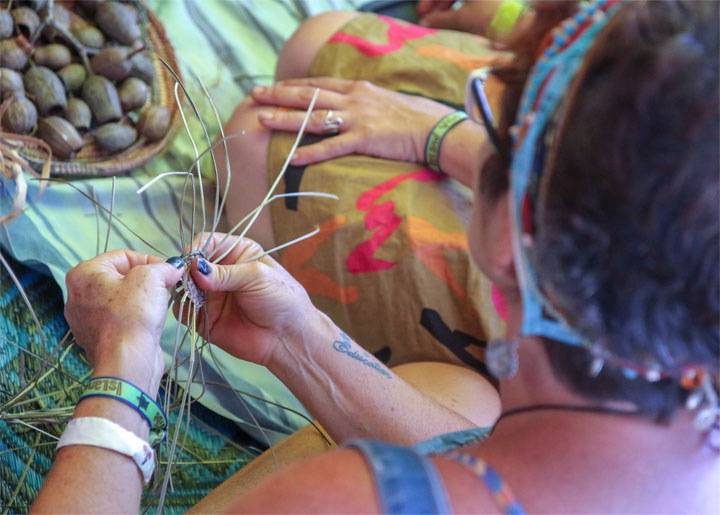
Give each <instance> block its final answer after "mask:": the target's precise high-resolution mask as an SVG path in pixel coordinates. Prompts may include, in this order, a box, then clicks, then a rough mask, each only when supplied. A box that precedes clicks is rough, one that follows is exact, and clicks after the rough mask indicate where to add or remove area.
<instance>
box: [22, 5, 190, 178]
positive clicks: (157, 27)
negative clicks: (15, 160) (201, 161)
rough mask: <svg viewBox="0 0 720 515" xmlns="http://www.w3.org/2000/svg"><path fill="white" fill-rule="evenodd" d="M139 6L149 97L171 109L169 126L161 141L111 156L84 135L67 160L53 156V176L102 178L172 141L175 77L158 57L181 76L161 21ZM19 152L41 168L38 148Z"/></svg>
mask: <svg viewBox="0 0 720 515" xmlns="http://www.w3.org/2000/svg"><path fill="white" fill-rule="evenodd" d="M138 7H139V8H140V10H141V12H142V13H143V14H146V19H147V20H146V23H145V25H144V32H145V37H144V39H145V45H146V47H147V49H148V51H149V53H150V55H151V56H152V58H153V63H154V65H155V82H154V83H153V86H152V96H151V100H152V102H153V103H156V104H160V105H162V106H165V107H167V108H168V110H169V111H170V129H169V130H168V132H167V134H165V136H164V137H163V138H162V139H160V140H157V141H153V142H146V141H144V140H143V138H138V140H137V141H136V142H135V143H134V144H133V145H132V146H130V147H129V148H127V149H125V150H123V151H122V152H119V153H114V154H112V155H109V154H108V153H107V152H106V151H104V150H102V149H101V148H99V147H98V146H97V145H96V144H95V141H94V138H93V136H92V134H86V135H85V136H84V138H83V139H84V145H83V147H82V148H81V149H80V152H78V153H77V154H76V155H75V156H73V157H72V158H70V159H66V160H61V159H57V158H53V161H52V165H51V173H52V175H53V176H56V177H57V176H93V177H101V176H111V175H117V174H120V173H122V172H126V171H128V170H132V169H134V168H137V167H139V166H142V165H143V164H145V163H146V162H147V161H149V160H150V159H151V158H152V157H154V156H156V155H157V154H159V153H160V152H161V151H162V150H164V149H166V148H167V146H168V145H169V143H170V141H172V138H173V136H174V135H175V133H176V129H177V125H178V124H177V121H178V117H179V114H180V111H179V108H178V106H177V103H176V102H175V80H174V78H173V77H172V75H171V74H170V72H169V71H168V70H167V68H165V66H164V65H163V64H162V62H161V61H160V58H162V59H163V60H165V62H167V63H168V64H169V65H170V66H171V67H172V69H173V70H175V73H177V74H178V77H179V76H180V72H179V67H178V64H177V60H176V59H175V52H174V50H173V47H172V45H171V44H170V41H169V40H168V38H167V35H166V34H165V29H164V27H163V25H162V23H160V20H158V19H157V17H156V16H155V15H154V14H153V13H152V11H151V10H150V9H148V8H147V6H146V5H145V3H144V2H143V1H139V2H138ZM180 98H182V97H180ZM22 154H23V157H25V158H26V159H27V160H28V161H29V162H30V163H31V164H32V165H33V167H35V168H37V169H39V168H41V167H42V165H43V163H44V161H43V158H44V157H45V154H44V153H43V152H40V151H38V150H37V149H35V148H33V147H32V146H31V145H27V146H26V147H25V148H24V150H23V153H22Z"/></svg>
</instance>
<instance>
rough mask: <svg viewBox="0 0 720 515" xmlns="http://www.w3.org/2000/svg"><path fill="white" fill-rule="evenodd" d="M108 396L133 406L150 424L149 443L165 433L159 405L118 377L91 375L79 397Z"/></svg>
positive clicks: (156, 443)
mask: <svg viewBox="0 0 720 515" xmlns="http://www.w3.org/2000/svg"><path fill="white" fill-rule="evenodd" d="M89 397H109V398H111V399H116V400H118V401H120V402H124V403H125V404H127V405H128V406H130V407H131V408H134V409H135V410H136V411H137V412H138V413H140V415H142V417H143V418H144V419H145V420H146V421H147V423H148V424H149V425H150V442H149V443H150V445H151V446H153V447H155V446H157V445H159V444H160V442H162V441H163V440H164V439H165V435H166V434H167V431H166V429H167V416H165V412H163V410H162V408H161V407H160V405H159V404H158V403H157V402H155V401H154V400H153V399H151V398H150V397H149V396H148V395H147V394H146V393H145V392H143V391H142V390H141V389H140V388H138V387H137V386H135V385H134V384H132V383H130V382H128V381H125V380H124V379H120V378H119V377H93V378H91V379H90V380H89V381H88V383H87V386H86V387H85V391H84V392H83V394H82V396H81V397H80V400H79V401H78V402H80V401H81V400H83V399H87V398H89Z"/></svg>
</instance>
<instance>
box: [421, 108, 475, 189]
mask: <svg viewBox="0 0 720 515" xmlns="http://www.w3.org/2000/svg"><path fill="white" fill-rule="evenodd" d="M467 117H468V115H467V113H465V112H464V111H455V112H454V113H450V114H446V115H445V116H443V117H442V118H440V121H439V122H437V124H435V127H433V130H431V131H430V134H428V137H427V141H426V142H425V162H426V163H427V164H428V166H429V167H430V168H431V169H433V170H435V171H436V172H438V173H440V174H442V175H445V176H447V174H446V173H445V172H443V171H442V170H441V169H440V145H441V144H442V141H443V139H445V135H446V134H447V133H448V132H449V131H450V129H452V128H453V127H455V126H456V125H457V124H458V123H460V122H462V121H463V120H465V119H467Z"/></svg>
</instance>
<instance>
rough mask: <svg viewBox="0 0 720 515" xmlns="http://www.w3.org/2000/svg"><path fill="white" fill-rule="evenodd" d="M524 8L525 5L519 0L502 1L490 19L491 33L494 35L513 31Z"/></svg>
mask: <svg viewBox="0 0 720 515" xmlns="http://www.w3.org/2000/svg"><path fill="white" fill-rule="evenodd" d="M523 9H525V6H524V5H523V3H522V2H520V1H518V0H505V2H503V3H501V4H500V5H499V6H498V8H497V10H496V11H495V14H494V15H493V18H492V20H491V21H490V30H489V31H488V33H489V35H490V36H491V37H493V36H498V35H501V34H508V33H510V32H512V30H513V28H515V23H517V21H518V18H520V15H521V14H522V12H523Z"/></svg>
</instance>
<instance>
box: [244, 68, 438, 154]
mask: <svg viewBox="0 0 720 515" xmlns="http://www.w3.org/2000/svg"><path fill="white" fill-rule="evenodd" d="M316 88H320V93H319V95H318V98H317V102H316V104H315V108H314V111H313V113H312V114H311V116H310V120H309V122H308V125H307V127H306V131H307V132H309V133H312V134H327V130H326V127H325V117H326V116H327V115H328V110H332V116H333V117H340V118H342V125H341V126H340V129H339V134H338V135H337V136H334V137H331V138H325V139H324V140H323V141H321V142H319V143H315V144H312V145H307V146H304V147H299V148H298V149H297V151H296V152H295V156H294V157H293V159H292V160H291V163H292V164H294V165H296V166H299V165H306V164H310V163H316V162H319V161H325V160H327V159H331V158H334V157H339V156H343V155H347V154H364V155H369V156H375V157H382V158H385V159H393V160H396V161H409V162H413V163H424V162H425V141H426V140H427V136H428V134H429V133H430V131H431V130H432V128H433V127H434V126H435V124H436V123H437V122H438V120H440V118H442V117H443V116H445V115H446V114H448V113H450V112H451V111H452V109H451V108H449V107H448V106H445V105H443V104H440V103H438V102H435V101H433V100H428V99H426V98H422V97H418V96H413V95H406V94H404V93H398V92H395V91H390V90H387V89H385V88H381V87H379V86H375V85H374V84H371V83H369V82H366V81H349V80H344V79H335V78H329V77H317V78H310V79H292V80H287V81H282V82H278V83H277V84H275V85H274V86H269V87H258V88H255V89H253V90H252V93H251V94H252V98H253V100H255V102H257V103H258V104H262V105H267V106H268V109H266V110H262V111H261V112H260V114H259V115H258V120H259V121H260V123H262V124H263V125H264V126H265V127H268V128H270V129H275V130H281V131H291V132H297V131H298V130H299V129H300V126H301V125H302V121H303V119H304V117H305V111H304V110H306V109H307V107H308V106H309V105H310V100H311V98H312V96H313V94H314V92H315V89H316ZM271 107H274V109H273V108H271ZM278 107H285V108H292V110H284V109H277V108H278Z"/></svg>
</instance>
